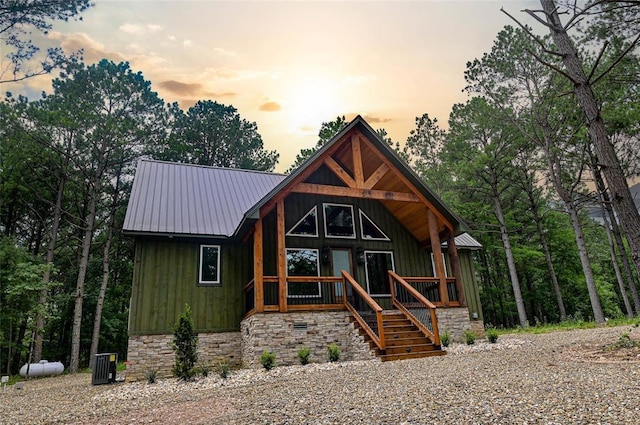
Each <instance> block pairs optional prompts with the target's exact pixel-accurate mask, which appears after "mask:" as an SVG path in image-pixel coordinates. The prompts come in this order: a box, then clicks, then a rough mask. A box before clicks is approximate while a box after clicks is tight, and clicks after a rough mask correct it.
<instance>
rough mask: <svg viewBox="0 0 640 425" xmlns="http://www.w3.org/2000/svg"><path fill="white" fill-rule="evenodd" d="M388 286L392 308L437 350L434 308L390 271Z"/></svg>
mask: <svg viewBox="0 0 640 425" xmlns="http://www.w3.org/2000/svg"><path fill="white" fill-rule="evenodd" d="M389 286H390V288H391V302H392V303H393V305H394V307H396V308H397V309H398V310H400V311H402V312H403V313H404V314H405V315H406V316H407V318H408V319H409V320H411V322H412V323H413V324H414V325H415V326H416V327H417V328H419V329H420V330H421V331H422V332H424V334H425V335H427V336H428V337H429V339H431V341H432V342H433V344H435V345H436V346H437V347H438V348H439V347H440V333H439V332H438V319H437V317H436V306H435V305H434V304H433V303H432V302H431V301H429V300H428V299H426V298H425V297H424V296H423V295H422V294H421V293H420V292H418V291H417V290H416V289H415V288H413V287H412V286H411V285H409V284H408V283H407V281H406V280H404V279H403V278H402V277H400V276H398V275H397V274H396V273H395V272H393V271H392V270H389Z"/></svg>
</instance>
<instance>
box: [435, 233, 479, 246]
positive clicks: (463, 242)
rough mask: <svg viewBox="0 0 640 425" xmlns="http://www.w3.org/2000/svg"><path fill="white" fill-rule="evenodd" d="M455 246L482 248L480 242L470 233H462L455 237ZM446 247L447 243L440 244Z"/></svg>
mask: <svg viewBox="0 0 640 425" xmlns="http://www.w3.org/2000/svg"><path fill="white" fill-rule="evenodd" d="M455 242H456V248H466V249H482V244H481V243H480V242H478V241H477V240H475V239H474V238H473V237H472V236H471V235H470V234H468V233H462V234H460V235H458V236H456V238H455ZM442 246H443V247H445V248H446V246H447V243H446V242H445V243H443V244H442Z"/></svg>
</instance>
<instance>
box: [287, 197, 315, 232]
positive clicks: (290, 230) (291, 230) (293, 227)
mask: <svg viewBox="0 0 640 425" xmlns="http://www.w3.org/2000/svg"><path fill="white" fill-rule="evenodd" d="M311 211H315V212H316V214H315V217H314V220H315V222H316V233H315V234H314V235H301V234H298V233H291V232H293V229H295V228H296V227H298V225H299V224H300V223H302V221H303V220H304V219H305V218H307V216H308V215H309V214H311ZM285 236H295V237H298V238H317V237H318V236H319V232H318V206H317V205H314V207H313V208H311V209H310V210H309V211H307V213H306V214H305V215H303V216H302V218H301V219H300V220H298V221H297V222H296V224H294V225H293V226H291V228H290V229H289V231H288V232H287V233H285Z"/></svg>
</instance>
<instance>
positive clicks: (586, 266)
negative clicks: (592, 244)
mask: <svg viewBox="0 0 640 425" xmlns="http://www.w3.org/2000/svg"><path fill="white" fill-rule="evenodd" d="M564 204H565V206H566V208H567V209H568V210H569V216H570V217H571V224H572V226H573V231H574V233H575V236H576V245H577V246H578V254H579V255H580V263H581V264H582V271H583V273H584V278H585V280H586V282H587V290H588V291H589V301H591V309H592V310H593V318H594V319H595V321H596V323H604V313H603V312H602V306H601V305H600V296H599V295H598V288H597V287H596V281H595V279H594V278H593V271H592V270H591V262H590V261H589V255H588V253H587V245H586V244H585V242H584V235H583V233H582V225H581V224H580V217H578V211H577V210H576V208H575V206H574V205H573V202H571V201H569V202H567V201H565V203H564Z"/></svg>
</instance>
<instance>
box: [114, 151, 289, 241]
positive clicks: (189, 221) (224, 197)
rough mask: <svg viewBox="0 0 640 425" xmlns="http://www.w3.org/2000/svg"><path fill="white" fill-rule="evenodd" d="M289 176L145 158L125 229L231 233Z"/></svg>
mask: <svg viewBox="0 0 640 425" xmlns="http://www.w3.org/2000/svg"><path fill="white" fill-rule="evenodd" d="M285 177H286V176H284V175H282V174H275V173H266V172H259V171H248V170H240V169H234V168H219V167H207V166H202V165H193V164H177V163H171V162H163V161H153V160H148V159H142V160H140V161H139V163H138V167H137V169H136V175H135V178H134V181H133V188H132V190H131V198H130V199H129V206H128V207H127V213H126V216H125V219H124V225H123V230H124V231H125V233H136V234H165V235H206V236H215V237H230V236H231V235H233V233H234V231H235V230H236V228H237V227H238V225H239V224H240V222H241V221H242V218H243V216H244V214H245V213H246V212H247V210H249V209H250V208H251V207H252V206H253V205H255V204H256V203H257V202H258V201H260V200H261V199H262V198H263V197H264V196H265V194H267V193H269V192H270V191H271V190H272V189H273V188H274V187H275V186H277V185H278V183H280V182H281V181H282V180H283V179H284V178H285Z"/></svg>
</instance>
